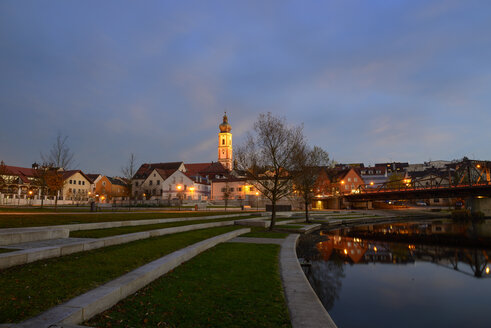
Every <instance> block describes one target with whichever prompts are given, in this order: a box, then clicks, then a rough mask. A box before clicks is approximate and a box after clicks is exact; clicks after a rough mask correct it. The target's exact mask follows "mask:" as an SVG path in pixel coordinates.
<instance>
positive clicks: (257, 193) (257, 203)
mask: <svg viewBox="0 0 491 328" xmlns="http://www.w3.org/2000/svg"><path fill="white" fill-rule="evenodd" d="M256 212H259V192H258V191H256Z"/></svg>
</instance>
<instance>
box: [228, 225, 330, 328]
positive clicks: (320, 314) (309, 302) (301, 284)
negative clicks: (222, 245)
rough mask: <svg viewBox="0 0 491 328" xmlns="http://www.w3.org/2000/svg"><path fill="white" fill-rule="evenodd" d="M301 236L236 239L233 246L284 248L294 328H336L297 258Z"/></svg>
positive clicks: (284, 274)
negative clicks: (269, 245)
mask: <svg viewBox="0 0 491 328" xmlns="http://www.w3.org/2000/svg"><path fill="white" fill-rule="evenodd" d="M298 237H299V235H298V234H291V235H289V236H288V237H287V238H286V239H279V238H276V239H275V238H250V237H236V238H234V239H232V240H230V241H229V242H232V243H254V244H277V245H281V251H280V272H281V280H282V282H283V290H284V292H285V298H286V303H287V306H288V311H289V313H290V320H291V324H292V327H293V328H336V324H335V323H334V321H332V319H331V316H330V315H329V313H327V311H326V309H325V308H324V306H323V305H322V303H321V301H320V300H319V298H318V297H317V295H316V293H315V292H314V290H313V289H312V287H311V286H310V283H309V281H308V280H307V278H306V277H305V274H304V272H303V270H302V267H301V266H300V263H299V262H298V259H297V252H296V247H297V240H298Z"/></svg>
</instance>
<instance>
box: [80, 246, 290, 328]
mask: <svg viewBox="0 0 491 328" xmlns="http://www.w3.org/2000/svg"><path fill="white" fill-rule="evenodd" d="M279 249H280V247H279V246H278V245H256V244H242V243H226V244H220V245H218V246H216V247H214V248H212V249H210V250H208V251H206V252H204V253H203V254H201V255H198V256H197V257H195V258H194V259H192V260H190V261H189V262H187V263H184V264H183V265H181V266H179V267H177V268H176V269H175V270H174V271H172V272H170V273H168V274H167V275H165V276H163V277H161V278H160V279H158V280H156V281H155V282H153V283H151V284H150V285H148V286H147V287H145V288H143V289H141V290H140V291H138V292H137V293H135V294H133V295H131V296H129V297H127V298H126V299H125V300H123V301H121V302H119V303H118V304H116V305H115V306H114V307H113V308H111V309H109V310H107V311H105V312H103V313H101V314H99V315H98V316H96V317H94V318H93V319H91V320H89V321H88V322H86V323H84V325H88V326H92V327H290V320H289V317H288V311H287V307H286V304H285V299H284V296H283V290H282V287H281V279H280V274H279V269H278V254H279Z"/></svg>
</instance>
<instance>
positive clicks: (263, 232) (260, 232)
mask: <svg viewBox="0 0 491 328" xmlns="http://www.w3.org/2000/svg"><path fill="white" fill-rule="evenodd" d="M250 228H251V232H249V233H246V234H243V235H241V237H254V238H278V239H284V238H286V237H287V236H288V235H289V233H287V232H276V231H269V229H268V228H261V227H250Z"/></svg>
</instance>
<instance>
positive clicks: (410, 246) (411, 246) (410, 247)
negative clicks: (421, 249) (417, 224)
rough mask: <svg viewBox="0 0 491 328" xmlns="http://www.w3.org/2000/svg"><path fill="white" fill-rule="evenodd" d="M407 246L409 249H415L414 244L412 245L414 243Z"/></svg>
mask: <svg viewBox="0 0 491 328" xmlns="http://www.w3.org/2000/svg"><path fill="white" fill-rule="evenodd" d="M407 247H408V248H409V249H411V250H414V249H416V246H414V245H408V246H407Z"/></svg>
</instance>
